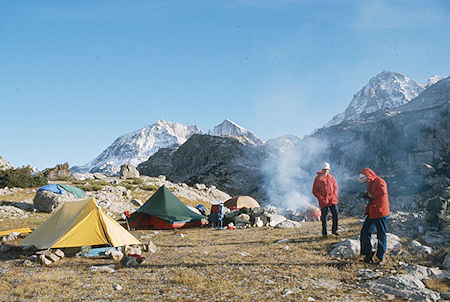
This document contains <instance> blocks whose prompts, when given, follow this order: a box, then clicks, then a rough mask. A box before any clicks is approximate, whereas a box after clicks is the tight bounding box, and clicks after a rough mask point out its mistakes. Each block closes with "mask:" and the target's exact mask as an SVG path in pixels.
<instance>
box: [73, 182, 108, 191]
mask: <svg viewBox="0 0 450 302" xmlns="http://www.w3.org/2000/svg"><path fill="white" fill-rule="evenodd" d="M78 188H80V189H81V190H83V191H101V190H102V188H103V186H102V185H101V184H97V183H91V184H88V185H78Z"/></svg>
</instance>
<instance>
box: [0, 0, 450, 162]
mask: <svg viewBox="0 0 450 302" xmlns="http://www.w3.org/2000/svg"><path fill="white" fill-rule="evenodd" d="M448 28H450V4H449V2H448V1H414V0H412V1H411V0H409V1H308V0H298V1H296V0H234V1H232V0H230V1H212V0H208V1H202V0H197V1H194V0H192V1H171V0H164V1H151V0H146V1H114V0H113V1H95V0H91V1H21V0H16V1H1V2H0V106H1V107H0V108H1V111H0V112H1V118H0V156H2V157H4V158H5V159H7V160H8V161H10V162H11V163H12V164H13V165H14V166H22V165H28V164H29V165H32V166H34V167H37V168H38V169H44V168H47V167H53V166H55V165H56V164H59V163H64V162H69V164H70V166H73V165H82V164H85V163H86V162H88V161H90V160H92V159H93V158H94V157H96V156H97V155H98V154H99V153H100V152H101V151H103V150H104V149H105V148H106V147H107V146H109V145H110V144H111V143H112V142H113V141H114V139H115V138H117V137H118V136H120V135H123V134H125V133H128V132H130V131H134V130H137V129H140V128H142V127H145V126H148V125H150V124H152V123H154V122H155V121H157V120H159V119H164V120H168V121H174V122H178V123H181V124H185V125H197V126H199V127H200V128H201V129H202V130H203V131H205V132H207V131H208V130H209V129H212V128H213V127H214V126H215V125H217V124H219V123H220V122H222V121H223V120H224V119H226V118H228V119H231V120H233V121H234V122H236V123H238V124H239V125H241V126H243V127H245V128H247V129H249V130H252V131H254V132H255V133H256V134H257V135H258V136H259V137H261V138H262V139H263V140H267V139H269V138H273V137H277V136H280V135H284V134H294V135H297V136H303V135H305V134H308V133H310V132H311V131H312V130H314V129H316V128H319V127H321V126H322V125H323V124H325V123H326V122H327V121H328V120H329V119H331V117H332V116H333V115H335V114H337V113H339V112H342V111H343V110H345V108H346V107H347V105H348V104H349V102H350V100H351V98H352V96H353V94H354V93H356V92H357V91H358V90H359V89H360V88H361V87H362V86H363V85H365V84H366V83H367V82H368V80H369V79H370V78H371V77H373V76H375V75H376V74H378V73H380V72H381V71H383V70H390V71H395V72H399V73H402V74H404V75H406V76H407V77H409V78H411V79H414V80H416V81H419V82H421V83H425V82H426V81H427V79H428V78H429V77H430V76H432V75H435V74H438V75H445V76H448V75H449V71H450V51H449V49H450V31H449V30H448Z"/></svg>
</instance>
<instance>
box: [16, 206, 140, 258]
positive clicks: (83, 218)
mask: <svg viewBox="0 0 450 302" xmlns="http://www.w3.org/2000/svg"><path fill="white" fill-rule="evenodd" d="M31 244H33V245H35V246H36V247H37V248H39V249H46V248H65V247H80V246H85V245H103V244H107V245H110V246H123V245H126V244H128V245H132V244H141V242H139V240H137V239H136V238H134V236H133V235H131V234H130V233H129V232H128V231H127V230H125V229H124V228H123V227H122V226H121V225H119V224H118V223H117V222H116V221H114V220H113V219H112V218H111V217H109V216H107V215H106V214H105V213H103V211H102V209H100V208H99V207H98V206H97V204H96V203H95V200H94V198H91V199H85V200H80V201H74V202H66V203H64V204H63V206H62V207H61V208H60V209H59V210H58V211H56V213H55V214H53V215H52V216H51V217H50V218H49V219H47V221H46V222H44V223H43V224H42V225H41V226H40V227H39V228H37V229H36V230H35V231H34V232H33V233H31V234H30V235H28V236H27V237H26V238H25V239H23V240H22V241H21V242H20V245H31Z"/></svg>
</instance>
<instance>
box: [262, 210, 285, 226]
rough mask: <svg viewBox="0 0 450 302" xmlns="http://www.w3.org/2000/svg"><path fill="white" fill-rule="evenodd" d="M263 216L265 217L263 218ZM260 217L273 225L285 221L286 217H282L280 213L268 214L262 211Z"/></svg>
mask: <svg viewBox="0 0 450 302" xmlns="http://www.w3.org/2000/svg"><path fill="white" fill-rule="evenodd" d="M263 217H266V219H264V218H263ZM261 219H262V220H263V221H264V220H266V221H267V223H268V224H269V225H270V226H273V227H274V226H276V225H278V224H280V223H282V222H283V221H286V217H284V216H282V215H278V214H270V213H264V214H263V215H261Z"/></svg>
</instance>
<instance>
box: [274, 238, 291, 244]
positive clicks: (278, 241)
mask: <svg viewBox="0 0 450 302" xmlns="http://www.w3.org/2000/svg"><path fill="white" fill-rule="evenodd" d="M286 242H289V239H287V238H283V239H280V240H277V241H275V242H274V244H278V243H286Z"/></svg>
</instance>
